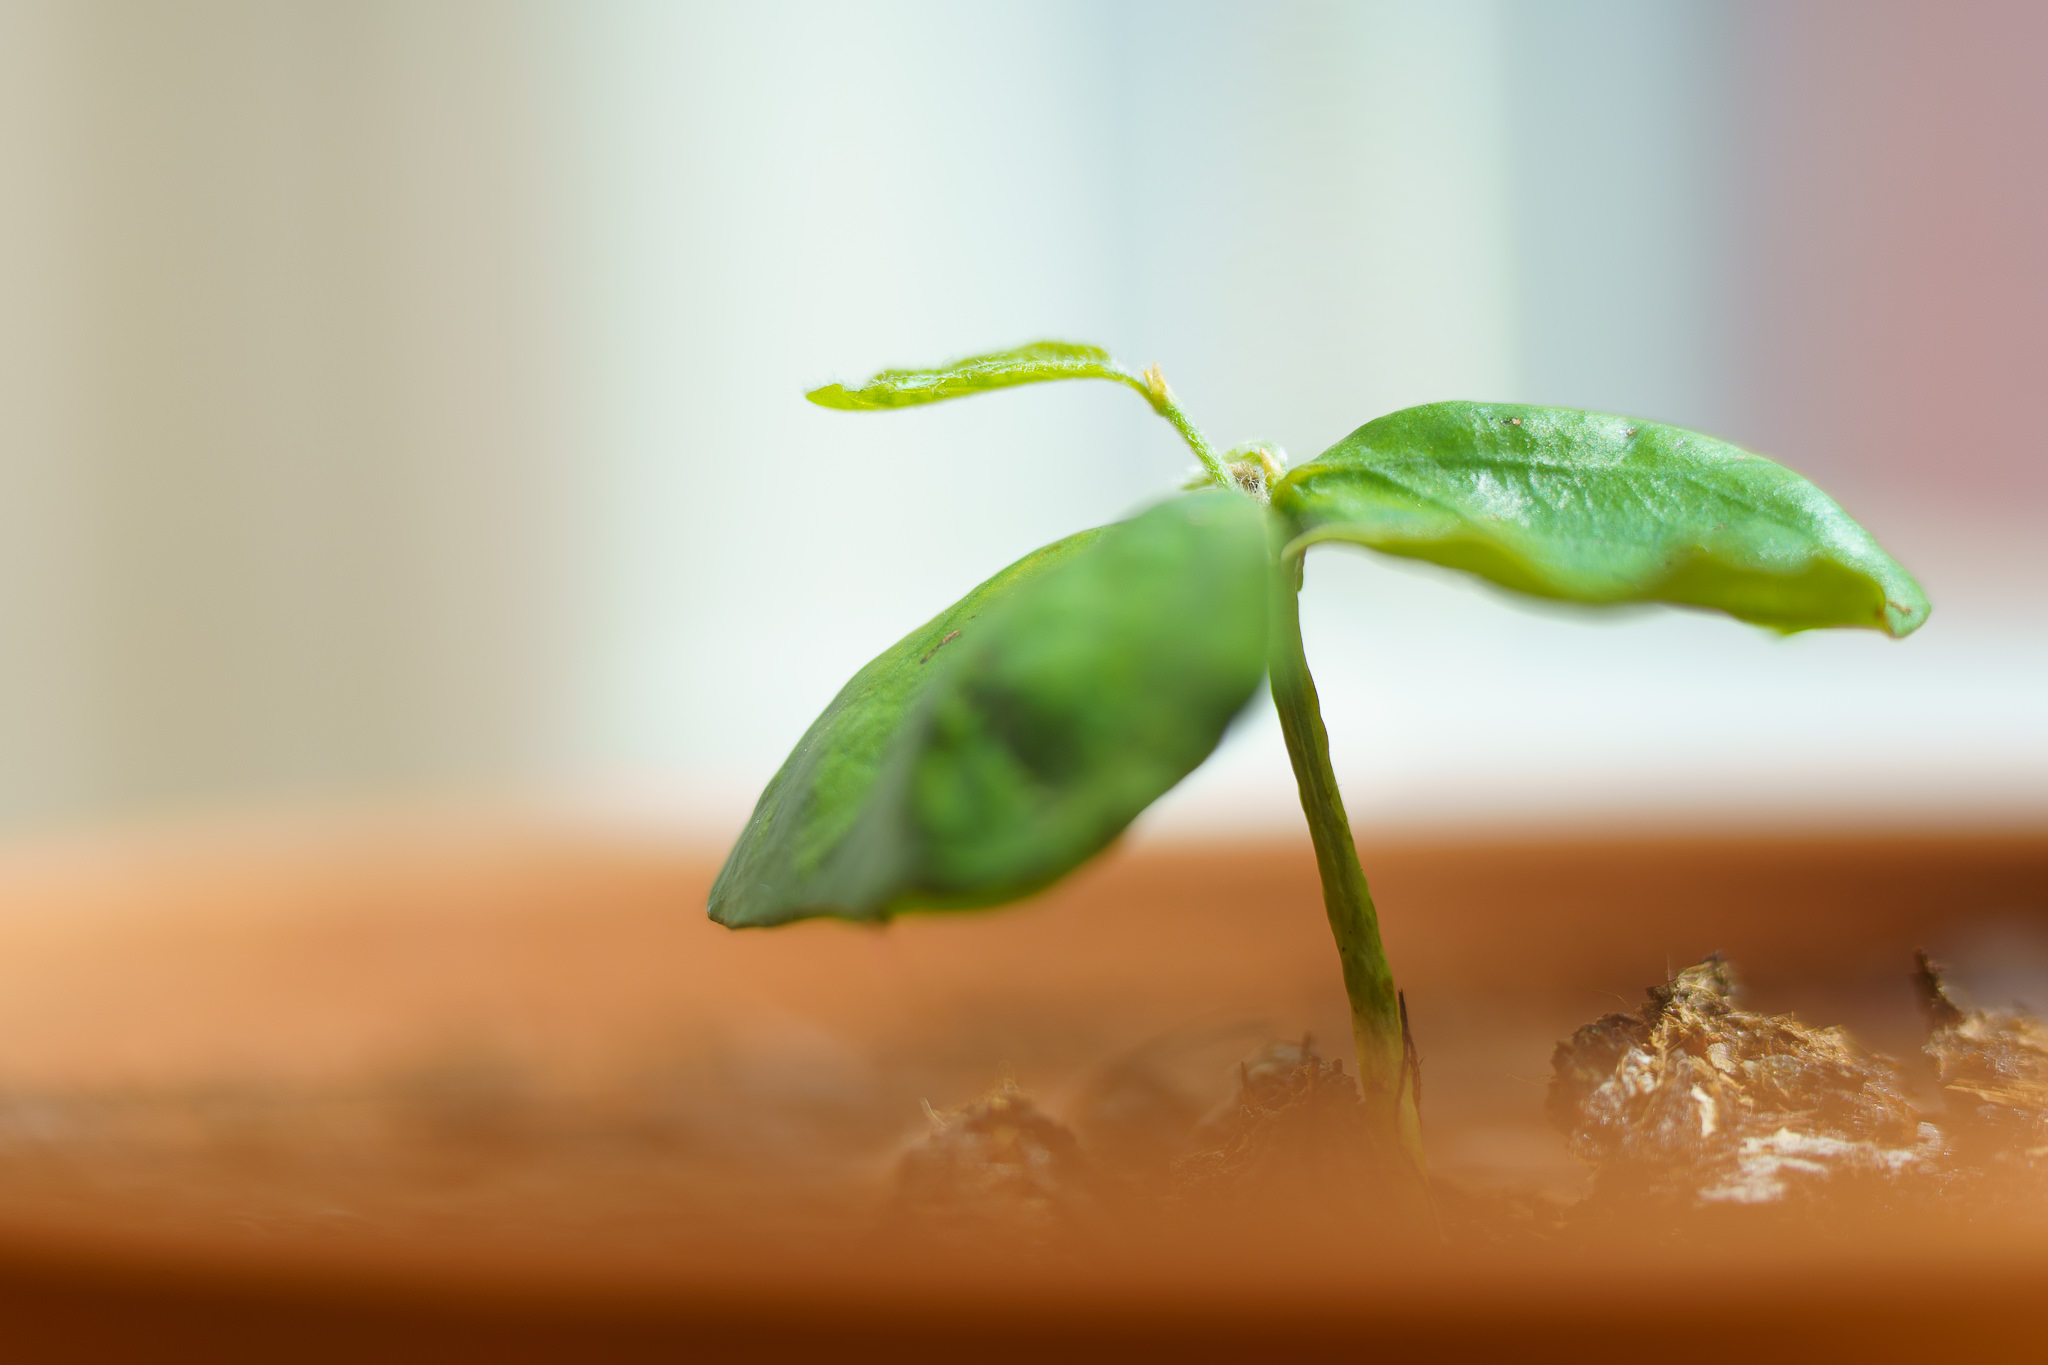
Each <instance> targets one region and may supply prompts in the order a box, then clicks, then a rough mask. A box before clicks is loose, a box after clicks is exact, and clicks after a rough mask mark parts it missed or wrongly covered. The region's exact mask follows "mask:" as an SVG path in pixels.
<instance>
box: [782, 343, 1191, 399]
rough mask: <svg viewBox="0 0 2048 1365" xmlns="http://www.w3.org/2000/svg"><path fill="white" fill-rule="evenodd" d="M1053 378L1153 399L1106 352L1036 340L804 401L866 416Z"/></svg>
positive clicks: (830, 389)
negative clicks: (1122, 387)
mask: <svg viewBox="0 0 2048 1365" xmlns="http://www.w3.org/2000/svg"><path fill="white" fill-rule="evenodd" d="M1052 379H1112V380H1115V381H1116V382H1118V383H1120V384H1128V385H1130V386H1131V387H1133V388H1135V389H1137V390H1138V392H1140V393H1142V394H1145V396H1146V398H1147V401H1151V400H1152V397H1153V395H1152V393H1151V391H1150V390H1149V389H1148V388H1147V387H1146V384H1145V381H1144V380H1143V379H1141V378H1139V377H1138V376H1136V375H1133V374H1132V373H1131V372H1130V371H1129V370H1126V369H1124V368H1123V367H1122V366H1121V365H1119V364H1117V363H1116V361H1114V360H1112V359H1111V358H1110V355H1109V352H1107V351H1105V350H1103V349H1102V348H1101V347H1099V346H1083V345H1080V344H1079V343H1077V342H1071V341H1035V342H1032V343H1031V344H1030V345H1028V346H1019V347H1017V348H1016V349H1015V350H1011V351H997V352H995V353H993V354H991V355H976V356H969V357H968V358H967V359H965V360H956V361H954V362H953V363H952V364H950V365H942V366H940V367H939V368H937V369H931V370H884V371H882V372H881V373H880V374H878V375H876V376H875V377H874V378H873V379H870V380H868V382H867V383H865V384H860V385H857V386H855V387H854V388H851V389H849V388H847V387H845V386H844V385H841V384H827V385H826V386H825V387H824V388H822V389H813V390H811V391H810V393H808V394H806V395H805V397H807V398H809V399H810V400H811V401H812V402H813V403H816V404H817V405H818V406H819V407H824V408H840V409H843V410H845V411H848V412H865V411H869V410H871V409H876V408H907V407H914V406H916V405H917V404H919V403H938V402H942V401H943V400H945V399H948V398H965V397H968V396H969V395H971V394H977V393H987V392H988V391H990V390H991V389H1007V388H1010V387H1011V386H1012V385H1016V384H1042V383H1044V382H1046V381H1047V380H1052Z"/></svg>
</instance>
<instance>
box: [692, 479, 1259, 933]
mask: <svg viewBox="0 0 2048 1365" xmlns="http://www.w3.org/2000/svg"><path fill="white" fill-rule="evenodd" d="M1266 556H1267V542H1266V530H1265V514H1264V512H1263V511H1262V510H1261V509H1260V508H1259V507H1258V506H1257V505H1256V504H1254V503H1252V502H1251V501H1249V500H1248V499H1245V498H1242V497H1239V496H1236V495H1233V494H1225V493H1220V492H1211V493H1201V494H1196V495H1194V496H1192V497H1187V498H1180V499H1176V500H1174V501H1172V502H1168V503H1164V504H1162V505H1160V506H1158V507H1155V508H1153V509H1151V510H1150V511H1148V512H1146V513H1144V514H1143V515H1141V516H1139V517H1137V518H1134V519H1133V520H1131V521H1128V522H1122V523H1119V524H1117V525H1115V526H1111V527H1108V528H1105V529H1103V530H1101V531H1091V532H1085V533H1083V534H1082V535H1080V536H1076V537H1072V538H1070V539H1068V540H1064V541H1061V542H1059V543H1058V544H1056V545H1053V546H1049V547H1047V548H1046V549H1044V550H1041V551H1039V552H1038V553H1037V554H1035V555H1033V556H1031V557H1029V558H1027V559H1025V560H1023V561H1020V562H1019V563H1018V564H1015V565H1013V566H1011V567H1010V568H1009V569H1006V570H1004V571H1003V573H1001V574H998V575H997V576H996V577H995V578H993V579H991V580H989V582H987V583H985V584H983V585H982V586H981V587H979V588H977V589H975V590H974V592H972V593H970V594H969V595H968V596H967V597H966V598H965V599H963V600H962V601H961V602H960V603H959V604H957V605H956V606H954V607H952V608H950V609H949V610H948V611H946V612H944V613H942V614H941V615H940V616H938V617H936V618H935V619H933V620H932V621H931V622H929V623H928V624H926V625H925V626H923V627H920V628H919V629H918V630H916V631H913V632H912V633H911V634H910V635H908V636H906V637H905V638H904V639H903V640H901V641H899V642H898V643H897V644H896V645H895V646H894V647H892V648H891V649H890V650H888V651H887V652H886V653H884V654H883V655H881V657H879V658H877V659H876V660H874V661H873V662H872V663H870V664H869V665H868V666H867V667H866V668H864V669H862V670H861V671H860V673H859V674H858V675H856V676H855V678H854V679H853V681H852V682H850V683H848V684H847V685H846V687H845V688H844V689H843V690H842V691H841V692H840V694H839V696H838V697H836V698H834V699H833V702H832V704H831V705H830V706H829V707H827V708H826V711H825V714H824V715H822V716H820V717H819V718H818V720H817V722H816V723H815V724H813V725H812V726H811V729H810V730H809V732H807V733H806V734H805V736H804V738H803V740H802V741H801V742H800V743H799V744H798V745H797V747H796V750H795V752H793V753H792V754H791V755H790V757H789V759H788V761H787V762H786V763H784V765H783V767H782V771H780V772H779V773H777V774H776V775H775V778H774V780H773V781H772V782H770V783H769V785H768V789H767V790H766V791H765V792H764V793H763V794H762V797H761V801H760V804H759V805H758V806H757V807H756V808H755V811H754V815H753V818H752V819H751V820H750V821H749V822H748V825H747V828H746V831H745V832H744V833H743V834H742V835H741V836H740V840H739V842H738V844H736V845H735V846H734V848H733V851H732V853H731V854H730V855H729V856H728V858H727V860H726V865H725V869H724V870H723V871H722V872H721V873H720V874H719V878H718V881H717V883H716V885H714V886H713V888H712V893H711V903H710V910H711V916H712V918H713V919H715V920H718V921H719V922H720V923H723V924H728V925H734V926H747V925H771V924H781V923H786V922H788V921H790V920H794V919H802V918H805V917H808V916H813V915H839V916H844V917H847V918H853V919H879V918H886V917H887V916H889V915H892V914H894V913H896V912H898V911H901V910H908V909H917V908H965V907H969V906H977V905H992V904H997V903H1000V902H1003V901H1007V900H1013V899H1015V898H1017V897H1019V896H1022V895H1026V894H1029V893H1030V892H1031V891H1034V890H1036V889H1038V888H1039V887H1041V886H1044V885H1046V884H1047V883H1049V882H1051V881H1053V880H1055V879H1056V878H1058V877H1060V876H1061V875H1063V874H1064V873H1066V872H1068V871H1071V870H1072V869H1073V868H1074V867H1076V866H1078V865H1079V864H1080V863H1082V862H1083V861H1085V860H1086V859H1088V858H1089V857H1091V856H1092V855H1094V854H1095V853H1096V852H1098V851H1100V850H1101V849H1102V848H1103V847H1104V846H1105V845H1107V844H1108V843H1109V842H1110V841H1111V840H1112V839H1114V838H1115V837H1116V835H1117V834H1118V833H1120V832H1121V831H1122V830H1123V829H1124V827H1125V826H1126V825H1128V824H1129V823H1130V822H1131V820H1132V819H1134V818H1135V817H1136V816H1137V815H1138V813H1139V812H1141V811H1142V810H1144V809H1145V807H1146V806H1148V805H1150V804H1151V803H1152V802H1153V801H1154V800H1156V799H1158V797H1159V796H1160V795H1162V794H1163V793H1164V792H1166V791H1167V790H1168V789H1169V788H1170V787H1172V786H1173V785H1174V784H1175V783H1176V782H1178V781H1179V780H1180V779H1181V778H1182V777H1184V776H1186V775H1187V774H1188V773H1189V772H1190V771H1192V770H1193V769H1194V768H1195V767H1196V766H1197V765H1199V764H1200V763H1201V762H1202V760H1203V759H1205V758H1207V757H1208V755H1209V753H1210V752H1211V750H1213V749H1214V748H1215V746H1216V743H1217V741H1218V740H1219V739H1220V738H1221V737H1222V735H1223V731H1224V729H1225V727H1226V726H1228V724H1229V722H1230V720H1231V718H1232V717H1233V716H1234V715H1236V714H1237V712H1238V711H1239V710H1240V709H1241V708H1242V707H1243V706H1244V704H1245V702H1246V701H1247V700H1248V699H1249V698H1250V697H1251V695H1252V693H1253V691H1254V690H1255V689H1256V688H1257V686H1258V683H1259V679H1260V678H1261V676H1262V675H1263V673H1264V669H1265V649H1266V601H1267V586H1266V584H1267V574H1268V570H1267V567H1266Z"/></svg>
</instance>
